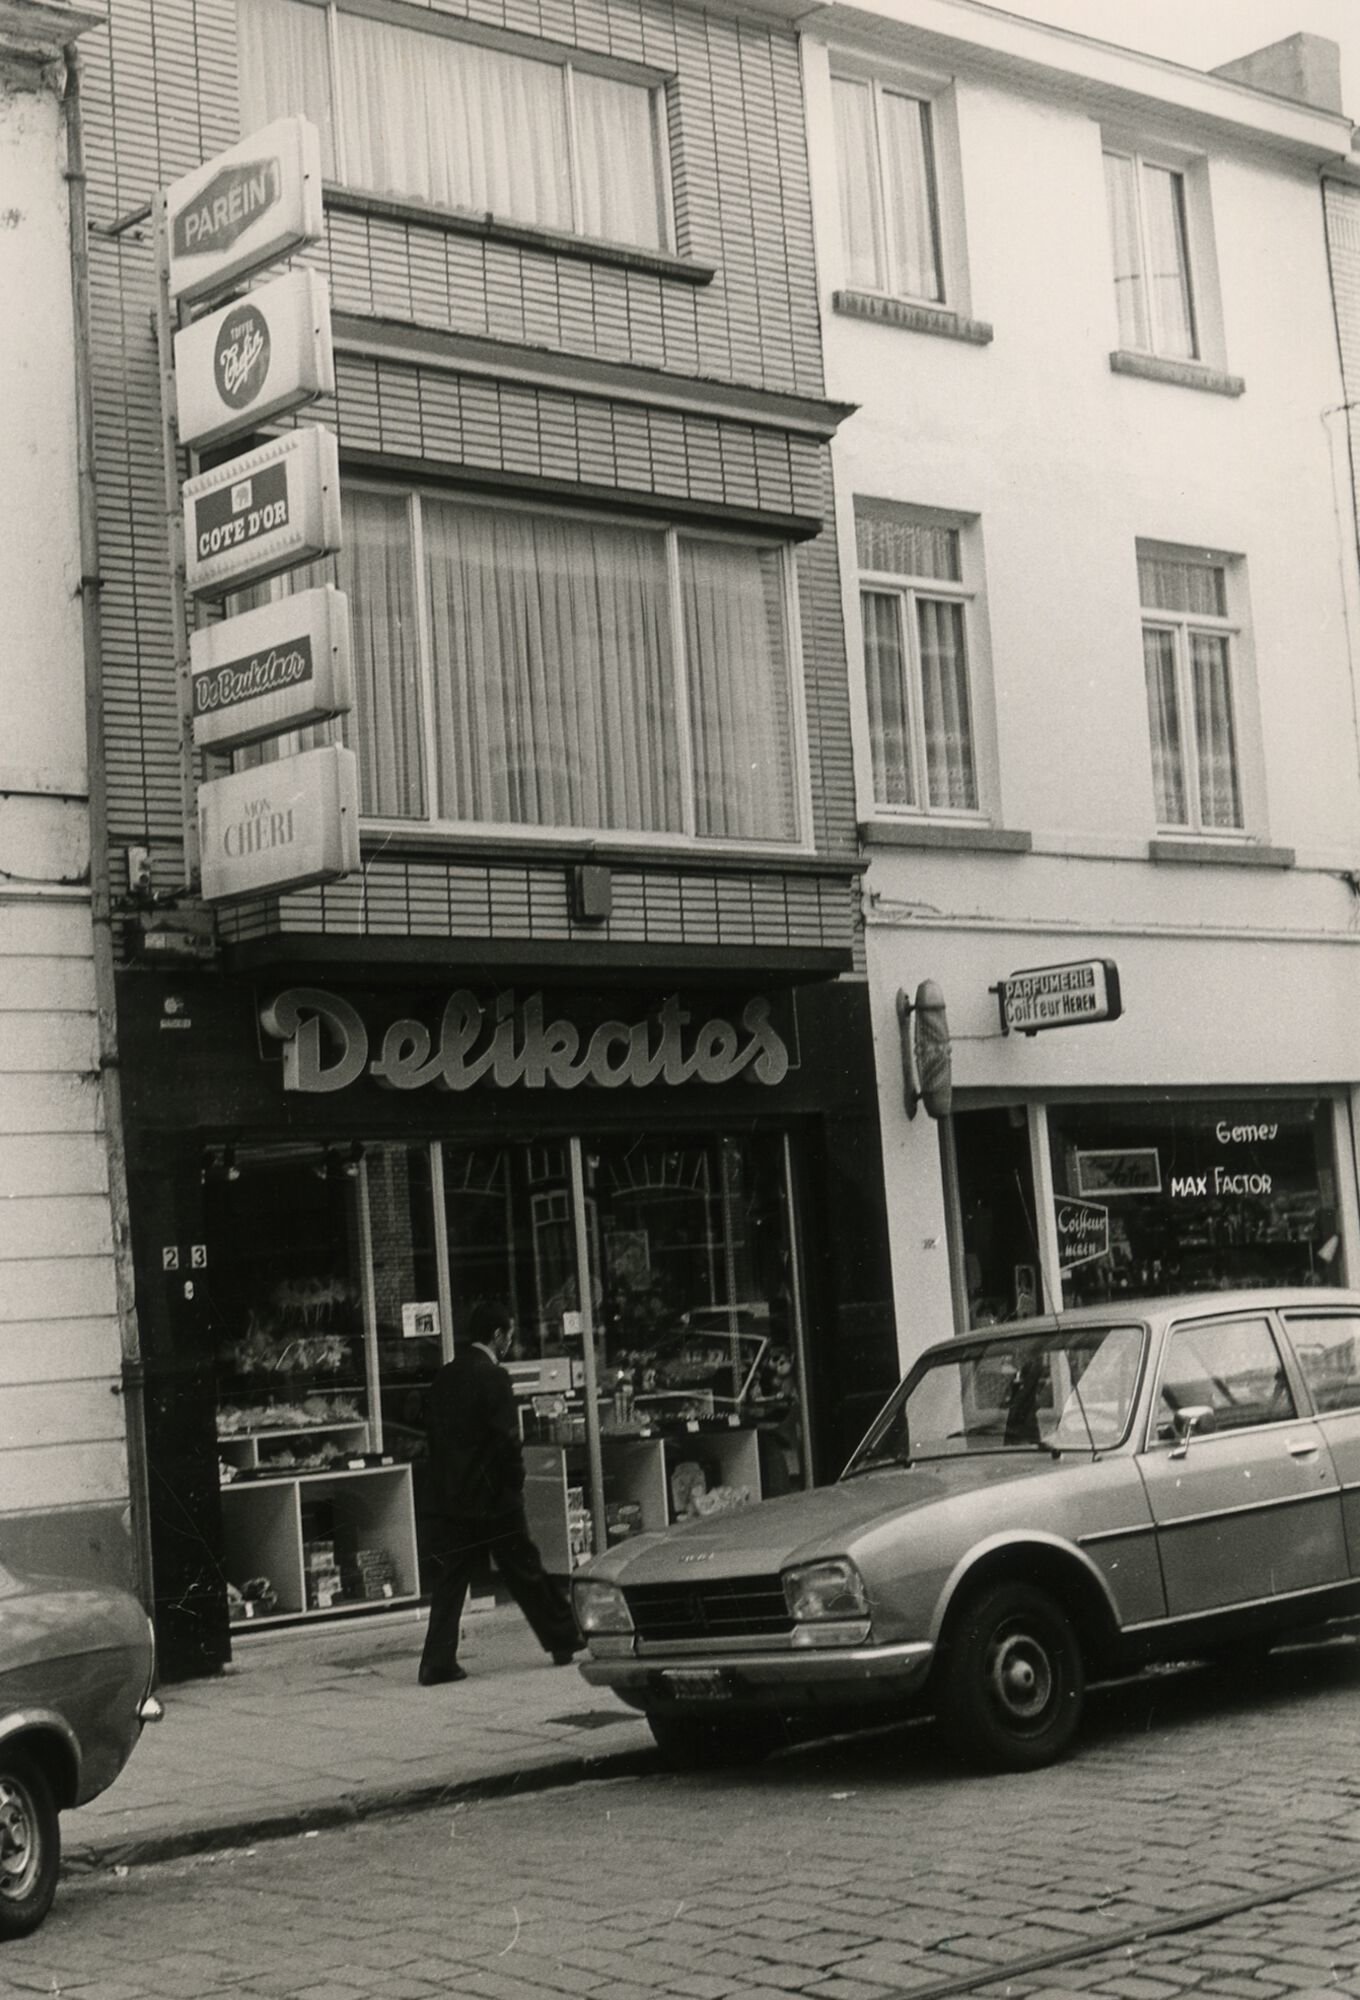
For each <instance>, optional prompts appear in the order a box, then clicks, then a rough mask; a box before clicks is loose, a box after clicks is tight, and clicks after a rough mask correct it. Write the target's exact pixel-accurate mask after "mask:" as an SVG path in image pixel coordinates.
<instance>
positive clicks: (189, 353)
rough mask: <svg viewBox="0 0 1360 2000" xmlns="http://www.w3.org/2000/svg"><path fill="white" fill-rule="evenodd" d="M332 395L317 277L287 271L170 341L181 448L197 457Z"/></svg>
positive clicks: (327, 331)
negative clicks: (206, 448)
mask: <svg viewBox="0 0 1360 2000" xmlns="http://www.w3.org/2000/svg"><path fill="white" fill-rule="evenodd" d="M334 388H335V361H334V356H333V352H332V347H331V312H330V299H329V296H328V294H327V291H326V285H325V282H324V280H323V279H321V278H319V277H318V276H317V274H316V272H315V271H290V272H289V273H288V275H287V276H286V277H283V278H275V279H274V280H273V281H272V282H271V283H270V284H267V285H261V286H260V287H259V289H258V290H257V291H253V292H248V293H247V294H246V296H245V297H244V298H243V299H236V300H234V301H233V302H232V304H231V305H229V306H223V307H222V308H221V309H220V310H219V311H217V312H212V313H206V314H205V315H204V317H203V318H202V319H196V320H195V321H194V322H193V324H192V326H186V327H184V328H182V329H181V331H180V332H179V333H177V334H176V335H175V401H176V407H177V411H178V427H179V441H180V443H181V444H182V445H189V446H192V447H193V448H195V449H197V450H201V449H202V448H203V446H204V445H209V444H216V443H219V442H220V441H221V440H222V439H224V438H229V437H233V436H236V435H237V434H238V433H239V432H241V431H247V430H250V429H251V428H252V427H253V426H254V425H256V424H259V423H262V422H263V421H264V420H265V418H267V417H274V416H278V415H279V414H280V413H281V412H283V411H284V410H296V409H298V408H300V407H301V406H302V404H304V403H309V402H312V401H313V400H314V399H315V398H316V397H317V396H323V395H329V394H330V393H331V391H332V390H333V389H334Z"/></svg>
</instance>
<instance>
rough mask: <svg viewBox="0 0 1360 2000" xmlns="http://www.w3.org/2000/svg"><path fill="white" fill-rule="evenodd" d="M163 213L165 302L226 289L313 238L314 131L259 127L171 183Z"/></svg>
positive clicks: (318, 220) (301, 122) (300, 123)
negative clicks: (167, 281)
mask: <svg viewBox="0 0 1360 2000" xmlns="http://www.w3.org/2000/svg"><path fill="white" fill-rule="evenodd" d="M165 213H166V226H167V230H168V234H169V252H170V296H171V298H172V299H180V300H184V301H188V300H192V299H202V298H210V297H211V296H212V294H213V293H214V292H217V293H221V292H225V291H228V290H229V289H230V288H231V286H232V285H233V284H235V283H236V282H237V281H238V280H239V279H241V278H243V277H246V276H248V275H249V274H250V272H252V271H259V270H262V269H263V268H264V266H265V265H266V264H276V263H278V262H279V261H280V259H282V258H284V257H287V256H288V255H289V254H290V253H291V252H292V251H294V250H296V249H299V248H300V247H301V246H302V245H303V244H305V243H316V242H319V241H320V239H321V237H322V234H323V233H324V230H325V219H324V216H323V214H322V207H321V138H320V134H319V133H318V131H317V129H316V127H315V125H313V124H312V123H311V121H310V120H309V119H306V118H302V117H294V118H280V119H277V120H275V122H274V123H273V124H272V125H266V126H263V127H262V128H261V129H260V130H259V131H258V132H252V133H251V134H250V135H249V137H247V138H245V139H241V140H239V141H238V142H237V144H236V145H234V146H228V147H226V148H225V150H224V151H222V152H220V153H215V154H214V155H213V157H212V158H211V159H210V160H205V161H204V162H203V164H202V166H198V167H195V168H194V169H193V170H192V171H191V172H190V173H187V174H184V175H182V176H181V178H180V179H179V180H177V181H173V182H172V183H171V185H170V186H169V187H168V188H167V189H166V191H165Z"/></svg>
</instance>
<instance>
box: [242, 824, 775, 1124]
mask: <svg viewBox="0 0 1360 2000" xmlns="http://www.w3.org/2000/svg"><path fill="white" fill-rule="evenodd" d="M204 866H205V873H206V859H205V864H204ZM770 1011H771V1010H770V1003H769V1001H768V1000H767V999H765V998H764V997H763V995H757V996H756V997H755V998H753V999H751V1000H748V1001H747V1003H746V1005H745V1006H744V1007H743V1008H742V1010H741V1015H740V1019H739V1021H736V1022H734V1021H730V1020H727V1019H726V1018H724V1017H722V1016H719V1015H714V1016H712V1017H710V1018H709V1019H707V1020H701V1019H698V1018H697V1017H696V1016H695V1015H694V1014H693V1013H692V1012H691V1011H690V1009H689V1008H687V1007H684V1006H682V1005H681V1003H680V1001H679V999H678V998H677V997H676V996H675V995H674V994H672V995H671V996H670V998H669V999H667V1000H665V1001H663V1002H662V1004H661V1006H660V1008H658V1010H657V1011H656V1013H655V1014H651V1015H648V1016H647V1017H646V1018H645V1019H643V1020H633V1021H622V1020H617V1021H601V1022H600V1023H599V1024H598V1026H596V1027H595V1028H594V1029H593V1030H584V1029H582V1028H580V1027H578V1026H577V1024H576V1023H575V1022H574V1021H568V1020H548V1019H547V1018H546V1017H545V1013H544V1006H543V995H542V994H541V993H533V994H530V995H529V996H528V998H527V999H525V1000H524V1001H523V1003H522V1004H520V1003H517V1001H516V997H515V995H514V994H513V993H502V994H501V995H500V996H499V998H498V1000H497V1002H496V1004H495V1006H494V1008H488V1007H486V1006H485V1005H484V1004H483V1003H482V1001H480V1000H479V999H478V998H477V995H476V994H475V993H471V992H469V991H468V990H467V989H466V988H464V987H460V988H459V989H458V990H457V991H456V992H454V993H451V994H450V995H449V998H448V1000H447V1002H446V1004H445V1007H444V1012H443V1015H442V1017H441V1019H440V1022H439V1028H438V1032H437V1034H435V1035H432V1034H431V1033H430V1030H429V1028H427V1027H426V1026H425V1024H424V1023H423V1022H421V1021H413V1020H396V1021H392V1022H390V1023H389V1024H388V1026H387V1027H386V1029H385V1030H384V1031H383V1034H382V1037H381V1040H380V1041H378V1040H377V1039H376V1038H375V1037H371V1036H370V1033H369V1028H368V1024H367V1022H366V1021H365V1020H364V1017H363V1015H362V1014H361V1013H360V1012H359V1010H358V1008H357V1007H355V1006H353V1005H352V1004H351V1002H350V1001H348V1000H346V999H344V998H342V996H341V995H340V994H338V993H331V992H327V991H325V990H323V989H322V988H320V987H314V986H294V987H290V988H289V989H288V990H287V991H286V992H284V993H280V994H279V996H278V998H277V999H276V1000H274V1001H273V1002H272V1003H271V1004H270V1005H269V1006H268V1007H266V1008H265V1009H264V1010H263V1012H262V1013H261V1015H260V1023H261V1026H262V1027H263V1029H264V1031H265V1033H266V1034H267V1035H270V1036H272V1037H273V1038H274V1039H275V1040H276V1041H279V1042H282V1044H283V1087H284V1089H285V1090H296V1091H302V1092H308V1093H319V1092H326V1091H333V1090H345V1089H347V1088H348V1086H349V1085H350V1084H352V1083H357V1082H358V1081H359V1079H360V1078H361V1077H362V1076H364V1075H368V1076H371V1077H373V1078H374V1079H375V1080H376V1081H377V1082H378V1083H381V1084H385V1085H386V1086H387V1087H388V1088H389V1089H391V1090H420V1089H423V1088H424V1087H425V1085H427V1084H436V1085H438V1086H439V1088H440V1089H442V1090H454V1091H462V1090H470V1089H471V1088H472V1086H473V1085H474V1084H477V1083H481V1082H483V1081H485V1082H487V1083H490V1084H493V1085H495V1086H497V1087H499V1088H501V1089H505V1088H508V1087H509V1086H510V1085H513V1084H520V1085H523V1086H524V1087H525V1088H527V1089H529V1090H543V1089H545V1088H546V1087H547V1086H548V1085H552V1086H553V1087H554V1088H555V1089H558V1090H575V1089H576V1088H577V1086H578V1085H579V1084H583V1083H593V1084H595V1085H597V1086H599V1087H600V1088H602V1089H605V1090H617V1089H619V1088H621V1087H622V1086H623V1085H630V1086H631V1087H632V1088H634V1089H639V1090H640V1089H645V1088H646V1087H647V1086H648V1085H650V1084H669V1085H676V1084H682V1083H690V1082H694V1083H708V1084H719V1083H731V1082H733V1081H734V1080H736V1079H737V1078H740V1077H749V1079H750V1080H751V1081H752V1082H753V1083H760V1084H767V1085H773V1084H778V1083H782V1082H783V1080H784V1078H785V1077H786V1076H787V1074H788V1071H789V1062H790V1058H789V1049H788V1044H787V1043H786V1042H785V1040H784V1038H783V1036H782V1035H781V1034H780V1033H779V1031H778V1029H777V1028H776V1027H775V1025H774V1023H773V1021H772V1020H771V1018H770Z"/></svg>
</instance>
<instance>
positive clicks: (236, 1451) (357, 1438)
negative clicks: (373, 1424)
mask: <svg viewBox="0 0 1360 2000" xmlns="http://www.w3.org/2000/svg"><path fill="white" fill-rule="evenodd" d="M313 1437H314V1438H323V1437H329V1438H334V1439H336V1441H337V1442H338V1443H339V1444H340V1446H341V1448H342V1450H344V1451H345V1452H347V1453H353V1454H354V1455H355V1456H356V1457H361V1456H362V1455H363V1453H364V1452H366V1451H367V1450H368V1425H367V1424H366V1423H365V1422H364V1420H363V1418H362V1417H359V1418H356V1419H354V1420H353V1421H352V1422H349V1423H343V1422H337V1423H333V1424H288V1425H286V1426H280V1428H279V1429H277V1430H264V1429H261V1430H249V1431H219V1432H218V1434H217V1455H218V1457H219V1458H221V1459H222V1460H224V1461H225V1463H227V1464H228V1465H232V1466H234V1467H235V1468H236V1470H237V1471H238V1472H258V1471H259V1470H260V1469H261V1468H262V1467H264V1466H267V1465H268V1463H269V1459H268V1455H267V1454H266V1455H265V1456H264V1457H262V1456H261V1454H260V1446H261V1445H262V1444H266V1445H267V1444H285V1443H289V1442H292V1441H294V1440H296V1439H299V1438H313ZM286 1476H287V1469H286V1468H283V1467H281V1468H280V1470H279V1472H278V1474H276V1475H275V1474H271V1477H279V1478H284V1477H286ZM222 1483H223V1485H230V1484H231V1481H230V1480H224V1481H223V1482H222Z"/></svg>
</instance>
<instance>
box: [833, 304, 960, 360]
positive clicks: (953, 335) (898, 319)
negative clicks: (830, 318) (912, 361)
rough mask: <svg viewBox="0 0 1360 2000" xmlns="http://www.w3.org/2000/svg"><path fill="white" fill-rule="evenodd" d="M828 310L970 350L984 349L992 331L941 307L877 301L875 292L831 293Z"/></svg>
mask: <svg viewBox="0 0 1360 2000" xmlns="http://www.w3.org/2000/svg"><path fill="white" fill-rule="evenodd" d="M831 310H832V311H833V312H838V313H844V314H845V315H846V316H847V318H849V319H872V320H877V321H878V322H879V324H880V325H883V326H900V327H903V328H904V329H905V330H906V331H907V332H908V333H933V334H937V335H939V336H940V337H941V338H942V339H944V340H962V341H965V342H966V343H967V344H968V345H969V346H971V347H986V346H987V345H988V343H989V342H990V341H991V339H992V329H991V327H990V326H989V325H988V323H987V321H986V320H982V319H964V318H963V317H962V316H961V315H960V314H959V313H956V312H949V311H948V310H947V309H946V308H945V307H942V306H913V305H908V303H907V301H906V300H905V299H887V298H881V297H880V296H879V294H878V293H877V292H833V293H832V294H831Z"/></svg>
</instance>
